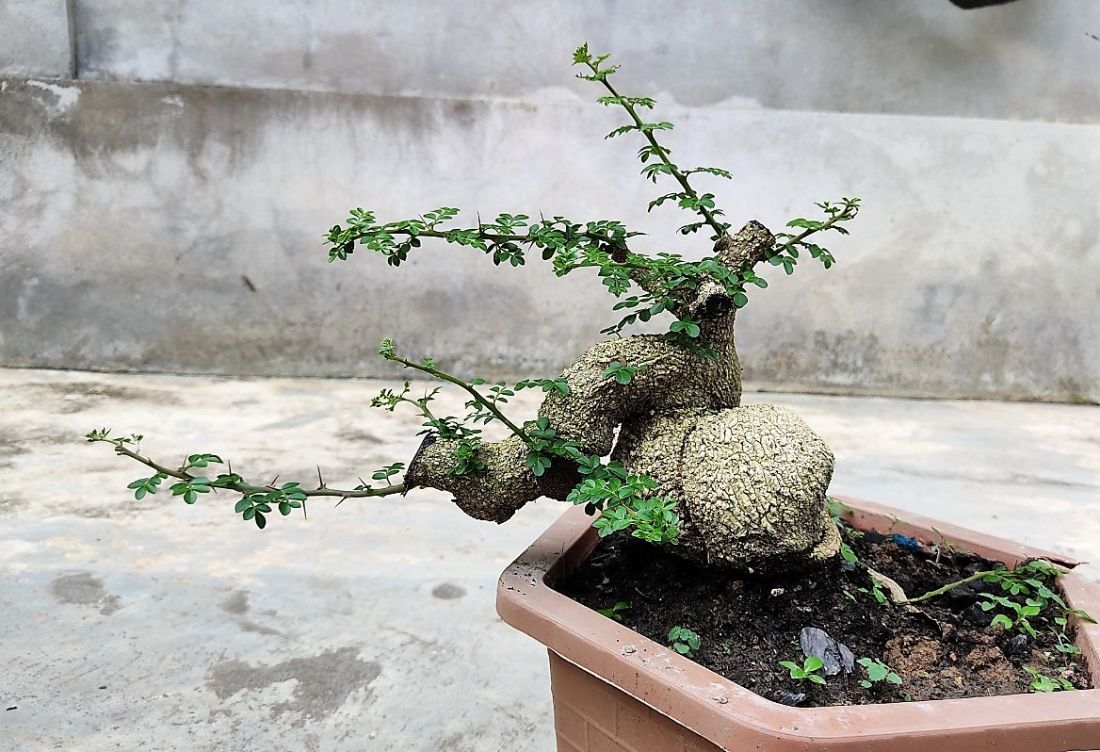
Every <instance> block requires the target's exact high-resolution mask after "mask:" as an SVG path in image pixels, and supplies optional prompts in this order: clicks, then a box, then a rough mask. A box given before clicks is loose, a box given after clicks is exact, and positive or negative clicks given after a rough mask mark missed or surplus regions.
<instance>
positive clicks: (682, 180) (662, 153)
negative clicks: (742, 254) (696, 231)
mask: <svg viewBox="0 0 1100 752" xmlns="http://www.w3.org/2000/svg"><path fill="white" fill-rule="evenodd" d="M586 64H587V65H588V67H589V69H591V71H592V72H593V73H600V72H601V71H600V69H599V68H598V67H597V66H596V65H593V64H592V62H591V61H589V62H588V63H586ZM600 83H602V84H603V86H604V88H605V89H607V90H608V92H610V93H611V96H613V97H615V98H616V99H617V100H618V103H619V105H620V106H621V107H622V108H623V109H624V110H626V112H627V114H628V115H630V119H631V120H633V121H634V125H635V126H636V127H637V129H638V130H639V131H641V133H642V135H643V136H645V138H646V141H648V142H649V145H650V146H652V147H653V151H654V153H655V154H656V155H657V156H658V157H659V158H660V160H661V161H662V162H664V164H665V167H667V168H668V170H669V172H670V173H671V174H672V176H673V177H674V178H676V182H678V183H679V184H680V187H681V188H683V189H684V193H686V194H687V195H688V196H689V197H691V198H692V199H698V198H699V194H698V193H696V191H695V189H694V188H692V187H691V183H690V182H688V179H687V175H685V174H684V173H682V172H681V171H680V168H679V167H677V166H676V165H675V164H673V162H672V160H670V159H669V158H668V153H667V151H666V149H665V147H663V146H661V145H660V144H659V143H657V138H656V137H655V136H654V135H653V131H652V129H650V128H646V127H645V121H644V120H642V118H641V116H640V115H638V111H637V110H635V109H634V105H632V104H631V103H630V102H629V101H628V100H627V99H626V98H625V97H623V96H622V95H620V94H619V92H618V91H616V90H615V87H614V86H612V85H611V82H610V81H609V80H608V76H603V77H602V78H600ZM695 210H696V211H697V212H699V214H701V215H702V217H703V219H704V220H706V223H707V224H708V225H710V228H711V229H712V230H714V235H715V237H718V238H720V237H722V236H723V235H725V234H726V228H725V227H723V226H722V223H721V222H719V221H718V219H717V218H716V217H715V216H714V213H713V212H711V211H710V209H708V208H707V207H705V206H696V207H695Z"/></svg>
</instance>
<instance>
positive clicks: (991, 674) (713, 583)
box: [557, 532, 1090, 706]
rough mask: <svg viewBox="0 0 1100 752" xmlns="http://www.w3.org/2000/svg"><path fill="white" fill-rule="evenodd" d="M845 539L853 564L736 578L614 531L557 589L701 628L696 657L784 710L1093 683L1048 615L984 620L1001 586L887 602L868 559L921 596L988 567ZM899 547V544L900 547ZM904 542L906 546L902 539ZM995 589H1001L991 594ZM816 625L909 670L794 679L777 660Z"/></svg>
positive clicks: (643, 619)
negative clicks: (1041, 683) (878, 594)
mask: <svg viewBox="0 0 1100 752" xmlns="http://www.w3.org/2000/svg"><path fill="white" fill-rule="evenodd" d="M847 535H848V541H849V543H850V544H851V547H852V549H853V550H854V552H855V553H856V555H857V556H858V557H859V563H858V564H851V563H845V562H843V561H839V560H838V561H836V562H834V563H833V564H830V565H829V566H828V567H826V568H823V569H819V570H816V571H813V572H809V573H802V574H798V575H791V576H784V577H778V578H776V577H773V578H768V579H759V578H757V579H753V578H749V577H746V578H744V579H739V578H738V577H737V576H731V575H730V574H729V573H723V572H714V571H709V570H706V569H702V568H700V567H698V566H695V565H693V564H690V563H687V562H685V561H683V560H681V559H679V558H677V557H675V556H673V555H671V554H668V553H665V552H663V551H661V550H659V549H657V548H655V547H653V546H651V545H649V544H646V543H644V542H642V541H639V540H637V539H635V538H631V537H629V536H627V535H626V534H625V533H617V534H615V535H612V536H610V537H608V538H606V539H604V540H603V541H601V542H600V544H599V546H598V547H597V548H596V550H595V551H594V552H593V553H592V555H591V556H590V557H589V558H588V560H587V561H586V562H585V563H584V564H582V565H581V567H580V568H579V569H578V570H577V571H576V572H574V573H573V574H572V575H570V576H569V577H568V578H566V579H565V580H564V581H562V582H560V583H558V585H557V587H558V589H559V590H560V591H561V592H562V593H564V594H565V595H568V596H570V597H571V598H574V599H575V600H577V601H579V602H581V603H583V604H585V605H586V606H588V607H589V608H592V609H597V610H598V609H606V608H609V607H611V606H613V605H614V604H616V603H617V602H619V601H624V602H626V603H628V604H629V608H627V609H625V610H622V611H621V612H620V616H621V620H622V623H623V624H624V625H625V626H627V627H630V628H631V629H633V630H635V631H637V632H640V633H641V634H643V635H645V636H646V637H648V638H650V639H651V640H654V641H656V642H658V643H661V644H666V645H667V644H668V632H669V630H670V629H671V628H672V627H674V626H683V627H688V628H690V629H692V630H694V631H695V632H696V633H698V634H699V636H700V638H701V647H700V648H699V650H698V651H697V653H696V654H695V655H694V656H692V657H693V659H694V660H695V661H697V662H698V663H700V664H702V665H703V666H706V667H707V668H709V669H711V670H712V671H715V672H717V673H719V674H721V675H722V676H725V677H727V678H728V679H731V680H733V681H735V682H736V683H738V684H740V685H741V686H743V687H747V688H749V689H751V690H753V691H754V692H756V693H757V694H760V695H762V696H764V697H766V698H768V699H770V700H775V701H776V702H782V703H785V704H788V705H801V706H822V705H857V704H867V703H884V702H902V701H909V700H934V699H944V698H956V697H980V696H986V695H1006V694H1016V693H1023V692H1031V691H1033V690H1032V688H1031V686H1030V685H1031V682H1032V681H1033V677H1032V676H1031V675H1030V674H1029V673H1028V672H1027V671H1026V670H1025V666H1026V667H1030V668H1032V669H1034V670H1036V671H1038V672H1039V673H1041V674H1044V675H1047V676H1050V677H1052V678H1057V677H1064V678H1065V679H1067V680H1068V681H1069V682H1071V683H1072V684H1073V686H1074V687H1076V688H1079V689H1085V688H1088V687H1089V686H1090V684H1089V679H1088V676H1087V674H1086V671H1085V668H1084V666H1082V665H1080V662H1081V656H1080V655H1065V654H1063V653H1060V652H1058V650H1057V649H1056V647H1057V644H1058V641H1057V638H1056V636H1055V632H1054V631H1053V630H1054V629H1056V627H1055V626H1054V623H1053V622H1052V621H1049V619H1050V618H1053V616H1056V615H1058V614H1055V613H1053V610H1048V611H1045V612H1044V614H1043V615H1041V616H1039V617H1034V618H1032V619H1031V623H1032V625H1033V626H1034V627H1035V628H1036V630H1037V631H1038V633H1039V636H1038V637H1037V638H1031V637H1028V636H1027V635H1023V636H1021V632H1020V631H1018V630H1011V631H1005V630H1004V629H1002V628H1001V627H1000V626H999V625H998V626H990V621H991V619H992V616H993V614H994V613H996V611H990V612H985V611H982V610H981V608H980V606H978V605H977V604H978V602H979V601H980V600H982V599H981V598H980V595H979V594H980V593H981V592H983V591H991V592H996V593H1001V590H1000V588H999V586H997V585H990V584H987V583H985V582H982V581H977V582H976V583H974V584H973V585H966V586H963V587H960V588H958V589H956V590H953V591H951V592H950V593H948V594H946V595H943V596H941V597H938V598H935V599H932V600H929V601H925V602H923V603H921V604H919V611H917V612H915V613H914V612H910V611H907V610H905V609H903V608H901V607H898V606H894V605H889V606H884V605H882V604H880V603H879V602H878V601H877V600H876V599H875V597H874V595H873V593H872V592H871V590H872V585H871V580H870V577H869V575H868V574H867V571H866V567H867V566H869V567H871V568H873V569H875V570H877V571H878V572H880V573H882V574H884V575H886V576H887V577H890V578H891V579H893V580H894V581H895V582H897V583H898V584H899V585H901V587H902V588H903V589H904V590H905V592H906V594H907V595H908V596H909V597H915V596H917V595H920V594H922V593H925V592H927V591H930V590H934V589H936V588H938V587H940V586H942V585H944V584H946V583H949V582H954V581H957V580H960V579H962V578H964V577H966V576H968V575H970V574H973V573H974V572H977V571H980V570H987V569H993V568H994V567H995V566H996V564H995V563H994V562H991V561H988V560H986V559H983V558H981V557H979V556H975V555H973V554H969V553H965V552H959V551H954V550H946V551H940V552H938V553H936V549H935V548H933V547H932V546H931V545H929V544H927V543H921V544H919V547H918V548H911V547H908V546H913V545H914V543H915V542H914V541H912V540H911V539H906V538H901V537H899V536H891V535H886V536H884V535H881V534H878V533H875V532H868V533H866V534H864V535H862V536H858V537H857V536H855V535H851V534H850V533H848V534H847ZM899 541H900V542H899ZM906 544H908V546H907V545H906ZM995 588H996V589H995ZM804 627H817V628H819V629H823V630H825V631H826V632H828V634H829V636H830V637H832V638H833V639H835V640H837V641H839V642H841V643H843V644H844V645H846V646H848V648H850V649H851V651H852V652H853V653H854V654H855V657H856V658H857V659H858V658H862V657H870V658H872V659H874V660H878V661H882V662H884V663H886V664H887V665H888V666H890V668H892V669H893V670H894V671H895V672H896V673H897V674H898V675H900V676H901V678H902V680H903V683H902V684H901V685H900V686H897V685H893V684H889V683H886V682H879V683H877V684H875V685H873V686H872V687H871V688H870V689H867V688H864V687H861V686H860V681H861V680H863V679H865V678H866V672H865V669H864V668H863V667H862V666H860V665H856V666H855V669H854V671H853V672H852V673H850V674H848V673H845V672H843V671H842V672H841V673H840V674H838V675H835V676H829V677H826V678H827V684H826V685H824V686H820V685H817V684H813V683H811V682H808V681H803V682H797V681H795V680H793V679H792V678H791V677H790V675H789V673H788V671H787V670H786V669H784V668H781V667H780V666H779V661H781V660H791V661H794V662H795V663H798V664H800V665H801V664H802V662H803V659H804V656H803V653H802V650H801V648H800V646H799V632H800V631H801V630H802V629H803V628H804Z"/></svg>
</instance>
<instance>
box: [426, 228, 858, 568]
mask: <svg viewBox="0 0 1100 752" xmlns="http://www.w3.org/2000/svg"><path fill="white" fill-rule="evenodd" d="M774 244H775V238H774V237H773V236H772V234H771V233H770V232H769V231H768V230H767V228H765V227H764V226H763V225H761V224H759V223H757V222H750V223H749V224H747V225H745V227H744V228H742V229H741V231H740V232H738V233H737V234H736V235H733V236H726V237H723V238H722V239H721V240H719V241H718V243H717V244H716V246H715V256H716V259H717V260H718V261H719V263H721V264H723V265H725V266H726V267H728V268H729V269H731V270H734V271H740V270H743V269H746V268H751V267H752V266H753V265H755V264H756V263H758V262H760V261H761V260H763V259H764V257H765V255H766V254H767V253H768V251H769V250H770V249H771V248H772V247H773V246H774ZM635 281H637V282H638V283H639V284H641V285H642V286H643V287H644V284H645V281H644V280H640V279H639V280H635ZM677 314H678V315H679V316H680V317H684V316H689V317H691V318H692V319H694V320H696V321H699V322H700V328H701V333H700V337H699V341H700V344H701V345H703V346H705V347H707V348H709V349H710V350H712V351H713V353H714V356H713V357H710V356H707V355H705V354H702V353H700V352H698V351H696V350H692V349H688V348H685V347H682V346H680V345H677V344H675V343H673V342H671V341H669V340H668V339H666V338H665V337H662V336H659V335H650V334H640V335H634V336H631V337H625V338H622V339H615V340H611V341H606V342H600V343H598V344H596V345H594V346H592V347H591V348H589V349H588V350H587V351H586V352H585V353H584V354H583V355H582V356H581V357H579V358H578V359H577V360H575V361H574V362H573V363H572V364H570V365H569V366H568V367H567V368H566V369H565V370H564V371H563V372H562V374H561V375H562V378H564V379H565V380H566V381H567V382H568V384H569V393H568V394H561V393H559V392H551V393H549V394H548V395H547V397H546V398H545V400H544V401H543V403H542V406H541V407H540V408H539V416H540V417H545V418H547V419H548V420H549V422H550V425H551V426H552V427H553V428H554V429H555V430H556V431H557V435H558V436H559V437H561V438H563V439H567V440H572V441H576V442H577V443H578V444H579V445H580V446H581V447H582V449H583V451H584V452H586V453H588V454H596V455H599V456H605V455H607V454H608V453H611V454H612V457H613V458H614V459H617V460H619V461H620V462H622V464H623V465H624V466H625V467H626V468H628V469H629V470H630V472H631V473H633V474H638V475H648V476H650V477H652V478H653V479H654V480H656V481H657V484H658V487H657V488H656V489H654V491H653V493H654V494H656V495H660V496H663V497H667V498H672V499H675V501H676V503H677V507H678V512H679V515H680V518H681V533H680V539H679V543H678V544H677V545H676V546H675V548H674V550H675V551H676V552H677V553H679V554H681V555H683V556H686V557H688V558H691V559H693V560H696V561H699V562H702V563H706V564H708V565H712V566H721V567H727V568H734V569H741V570H755V571H775V570H777V569H791V568H799V567H804V566H807V565H809V564H811V563H813V562H815V561H820V560H823V559H826V558H828V557H831V556H833V555H834V554H835V553H836V552H837V550H838V548H839V544H840V540H839V537H838V535H837V531H836V527H835V525H833V524H832V522H831V520H830V518H829V515H828V511H827V507H826V499H825V494H826V489H827V488H828V485H829V480H830V478H831V477H832V471H833V455H832V453H831V452H830V451H829V448H828V446H826V444H825V442H824V441H822V439H821V438H819V437H818V436H817V435H816V434H814V433H813V431H811V430H810V428H809V427H808V426H807V425H806V424H805V423H804V422H803V421H802V420H801V419H800V418H799V417H798V416H797V415H795V414H794V413H792V412H791V411H789V410H787V409H785V408H782V407H778V406H775V405H752V406H749V407H741V406H740V405H741V364H740V362H739V361H738V359H737V351H736V349H735V347H734V337H733V330H734V318H735V315H736V309H735V307H734V305H733V302H732V301H731V300H730V298H729V296H728V295H727V293H726V291H725V289H724V288H723V287H722V286H721V285H720V284H718V283H717V282H715V281H713V280H707V281H704V282H703V283H702V284H701V285H700V286H699V288H698V289H697V290H696V291H695V293H694V297H693V298H692V299H690V300H685V301H683V303H682V307H681V309H680V310H679V311H677ZM614 361H619V362H621V363H625V364H628V365H630V366H633V367H639V366H640V367H641V368H640V369H639V370H638V371H637V373H636V375H635V376H634V378H633V379H632V380H631V381H630V383H628V384H619V383H618V382H616V381H615V380H614V379H612V378H608V377H607V376H605V375H604V374H605V371H606V369H607V368H608V366H609V365H611V363H612V362H614ZM616 429H619V435H618V441H617V442H616V440H615V430H616ZM454 448H455V442H453V441H446V440H435V441H431V442H426V443H425V445H424V446H422V447H421V449H420V451H419V452H418V453H417V456H416V457H415V458H414V459H413V461H412V462H411V463H410V465H409V468H408V471H407V472H406V476H405V480H406V483H407V484H408V485H409V486H428V487H432V488H439V489H443V490H446V491H449V492H451V493H452V494H454V497H455V499H454V500H455V503H457V504H458V506H459V507H460V508H461V509H462V510H463V511H464V512H466V513H467V514H469V515H471V516H473V517H477V518H479V519H485V520H492V521H494V522H503V521H505V520H507V519H508V518H510V517H511V516H512V515H513V514H514V513H515V512H516V510H518V509H519V508H520V507H522V506H523V505H524V504H526V503H527V502H528V501H531V500H533V499H536V498H538V497H540V496H548V497H550V498H555V499H564V498H565V497H566V496H567V495H568V493H569V492H570V490H572V488H573V487H574V486H575V485H576V484H577V482H578V481H579V479H580V478H579V476H578V474H577V473H576V470H575V468H573V467H570V466H569V463H568V462H567V461H565V460H555V462H554V465H553V466H552V467H551V469H550V470H549V471H548V472H547V473H545V474H544V475H543V476H542V477H535V475H534V474H533V473H532V472H531V471H530V470H528V469H527V468H526V467H525V465H524V459H525V456H526V453H527V447H526V445H525V444H524V442H523V441H522V440H521V439H520V438H518V437H515V436H513V437H510V438H508V439H505V440H504V441H500V442H494V443H486V444H483V445H482V447H481V449H480V451H479V456H480V458H481V459H482V461H483V462H485V464H486V468H485V470H484V471H482V472H479V473H476V474H473V475H462V476H456V475H454V472H453V470H454V467H455V460H454V458H453V452H454Z"/></svg>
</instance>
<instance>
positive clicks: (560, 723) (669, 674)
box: [497, 499, 1100, 752]
mask: <svg viewBox="0 0 1100 752" xmlns="http://www.w3.org/2000/svg"><path fill="white" fill-rule="evenodd" d="M844 501H845V502H846V503H847V504H849V505H850V506H851V507H852V509H853V512H852V514H851V516H850V519H849V523H850V524H852V525H853V526H854V527H857V528H860V529H864V530H871V529H878V530H882V531H885V530H887V529H888V528H890V529H892V531H893V532H898V533H902V534H904V535H909V536H915V537H918V538H923V539H926V540H928V539H933V540H939V536H940V535H943V536H944V537H946V539H947V540H948V541H950V542H951V543H953V544H954V545H956V546H958V547H959V548H962V549H966V550H969V551H973V552H975V553H978V554H982V555H983V556H986V557H989V558H991V559H995V560H997V561H1002V562H1004V563H1005V564H1007V565H1009V566H1012V565H1015V564H1016V563H1018V562H1020V561H1023V560H1025V559H1028V558H1033V557H1044V558H1047V559H1050V560H1053V561H1058V562H1061V563H1064V564H1069V565H1072V564H1073V563H1074V562H1068V561H1066V560H1065V559H1062V558H1060V557H1058V556H1056V555H1053V554H1050V553H1048V552H1045V551H1040V550H1037V549H1034V548H1029V547H1027V546H1024V545H1021V544H1018V543H1013V542H1011V541H1007V540H1003V539H998V538H993V537H990V536H988V535H982V534H981V533H976V532H973V531H970V530H965V529H963V528H959V527H955V526H953V525H949V524H947V523H943V522H937V521H935V520H931V519H928V518H925V517H920V516H918V515H914V514H911V513H909V512H902V511H900V510H895V509H891V508H889V507H884V506H880V505H878V504H872V503H869V502H864V501H858V500H855V499H844ZM898 517H903V518H904V519H905V520H906V522H904V523H902V522H895V521H896V520H897V518H898ZM891 525H893V527H892V528H891ZM933 528H935V530H936V532H933V531H932V529H933ZM597 540H598V538H597V536H596V533H595V531H594V530H593V529H592V527H591V518H590V517H588V516H587V515H586V514H585V513H584V510H583V509H581V508H579V507H575V508H572V509H570V510H569V511H567V512H566V513H565V514H564V515H562V517H561V519H559V520H558V521H557V522H555V523H554V524H553V525H552V526H551V527H550V528H549V529H548V530H547V531H546V532H545V533H543V534H542V536H540V537H539V539H538V540H536V541H535V543H534V544H533V545H532V546H531V547H530V548H529V549H527V551H526V552H524V554H523V555H522V556H520V557H519V558H518V559H516V561H515V562H513V563H512V564H511V565H510V566H509V567H508V568H507V569H506V570H505V571H504V574H502V575H501V578H500V582H499V585H498V589H497V611H498V613H499V614H500V616H501V617H502V618H503V619H504V621H506V622H508V623H509V624H511V625H512V626H513V627H515V628H516V629H519V630H520V631H522V632H525V633H527V634H528V635H530V636H531V637H534V638H535V639H536V640H538V641H539V642H541V643H542V644H544V645H546V647H547V648H548V652H549V654H550V677H551V685H552V692H553V696H554V719H555V726H556V732H557V741H558V750H559V752H576V751H577V750H585V751H588V750H591V751H592V752H597V751H600V752H604V751H607V752H649V751H651V750H691V751H692V752H703V751H704V750H705V751H706V752H715V751H716V750H727V751H728V752H745V751H747V750H757V751H759V752H792V751H793V750H798V751H799V752H809V751H811V750H821V751H824V750H829V752H854V751H855V750H859V752H879V751H880V750H883V751H885V750H888V751H889V752H930V751H933V752H979V751H981V750H990V751H992V750H997V752H1067V751H1069V750H1100V689H1090V690H1078V691H1075V692H1055V693H1050V694H1023V695H1021V694H1018V695H1005V696H1002V697H978V698H972V699H964V700H933V701H926V702H907V703H893V704H885V705H853V706H845V707H829V708H791V707H787V706H784V705H780V704H778V703H775V702H772V701H770V700H767V699H765V698H763V697H761V696H759V695H757V694H755V693H753V692H751V691H749V690H748V689H745V688H744V687H741V686H740V685H738V684H735V683H734V682H732V681H730V680H729V679H726V678H724V677H722V676H719V675H718V674H716V673H714V672H713V671H710V670H709V669H706V668H703V667H702V666H700V665H699V664H697V663H694V662H693V661H691V660H689V659H687V658H684V657H683V656H681V655H679V654H677V653H675V652H673V651H672V650H670V649H669V648H668V647H666V646H664V645H660V644H658V643H656V642H653V641H652V640H649V639H647V638H645V637H643V636H642V635H640V634H638V633H637V632H634V631H632V630H630V629H627V628H626V627H624V626H623V625H621V624H619V623H618V622H615V621H613V620H611V619H608V618H606V617H604V616H601V615H600V614H598V613H596V612H595V611H592V610H590V609H588V608H586V607H585V606H582V605H581V604H580V603H577V602H576V601H574V600H572V599H571V598H568V597H566V596H564V595H562V594H560V593H558V592H556V591H555V590H554V589H553V588H552V585H553V583H554V582H555V581H556V580H558V579H559V578H561V577H562V576H564V575H566V574H568V573H569V572H571V571H572V570H574V569H575V568H576V567H577V566H578V565H579V564H580V563H581V562H583V561H584V560H585V559H586V558H587V557H588V555H589V554H590V553H591V552H592V550H593V549H594V548H595V546H596V543H597ZM1061 582H1062V586H1063V588H1064V590H1065V594H1066V597H1067V599H1068V601H1069V602H1070V604H1071V605H1072V606H1073V607H1075V608H1080V609H1084V610H1086V611H1088V612H1090V613H1092V614H1100V588H1098V587H1097V586H1096V585H1093V584H1090V583H1088V582H1086V581H1085V580H1084V579H1082V577H1081V576H1080V575H1079V574H1077V573H1075V572H1070V573H1069V574H1067V575H1065V576H1064V577H1063V578H1062V580H1061ZM1077 645H1078V647H1080V648H1081V650H1082V652H1083V654H1084V655H1083V658H1084V660H1085V661H1086V662H1087V665H1088V667H1089V670H1090V672H1091V676H1092V680H1093V684H1094V685H1098V684H1100V626H1098V625H1096V624H1088V623H1080V624H1077Z"/></svg>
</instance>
